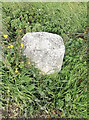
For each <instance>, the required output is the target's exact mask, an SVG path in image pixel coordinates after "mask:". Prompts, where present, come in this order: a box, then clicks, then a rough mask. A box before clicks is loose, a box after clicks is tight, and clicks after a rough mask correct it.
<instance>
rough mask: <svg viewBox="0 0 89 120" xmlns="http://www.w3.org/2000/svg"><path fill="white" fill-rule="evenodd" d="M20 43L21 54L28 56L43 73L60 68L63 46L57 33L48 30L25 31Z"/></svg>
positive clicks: (49, 72) (63, 51)
mask: <svg viewBox="0 0 89 120" xmlns="http://www.w3.org/2000/svg"><path fill="white" fill-rule="evenodd" d="M22 43H23V44H24V50H23V54H24V55H26V56H27V57H30V58H31V61H32V62H34V63H36V64H35V65H36V67H37V68H38V69H40V70H41V71H42V72H43V73H46V74H51V73H53V72H55V71H60V70H61V66H62V62H63V57H64V53H65V46H64V43H63V39H62V38H61V37H60V36H59V35H57V34H53V33H48V32H32V33H26V34H25V35H24V37H23V38H22Z"/></svg>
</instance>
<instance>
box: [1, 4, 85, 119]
mask: <svg viewBox="0 0 89 120" xmlns="http://www.w3.org/2000/svg"><path fill="white" fill-rule="evenodd" d="M86 12H87V6H86V3H70V2H69V3H3V33H4V34H6V35H8V36H5V35H4V36H2V47H3V53H4V55H3V60H2V62H1V63H2V66H1V69H2V83H1V84H2V106H3V111H5V112H4V113H3V116H4V117H12V118H14V117H32V118H34V117H48V118H49V117H59V118H62V117H64V118H66V117H68V118H87V94H86V93H87V66H86V57H87V56H86V49H87V43H86V27H87V24H86V21H87V19H86ZM37 31H45V32H52V33H56V34H58V35H61V36H62V37H63V39H64V43H65V47H66V52H65V57H64V61H63V66H62V70H61V71H60V72H58V73H55V74H51V75H49V76H47V75H45V76H44V75H41V74H40V71H39V70H38V69H36V68H35V67H34V66H33V65H32V64H31V63H30V59H29V58H26V57H25V56H22V47H23V46H22V45H21V38H22V37H23V36H24V34H25V33H27V32H37ZM77 33H83V34H81V35H82V36H81V35H80V36H79V35H78V36H75V35H76V34H77Z"/></svg>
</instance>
